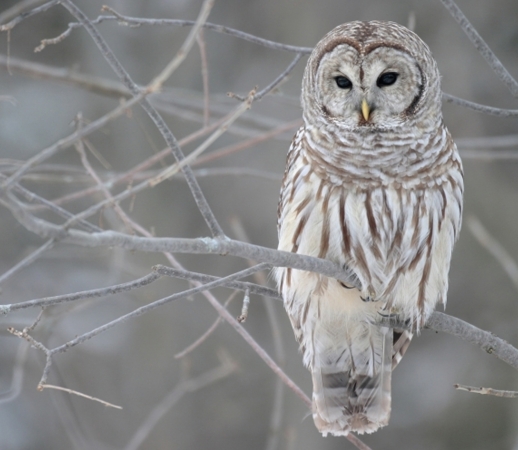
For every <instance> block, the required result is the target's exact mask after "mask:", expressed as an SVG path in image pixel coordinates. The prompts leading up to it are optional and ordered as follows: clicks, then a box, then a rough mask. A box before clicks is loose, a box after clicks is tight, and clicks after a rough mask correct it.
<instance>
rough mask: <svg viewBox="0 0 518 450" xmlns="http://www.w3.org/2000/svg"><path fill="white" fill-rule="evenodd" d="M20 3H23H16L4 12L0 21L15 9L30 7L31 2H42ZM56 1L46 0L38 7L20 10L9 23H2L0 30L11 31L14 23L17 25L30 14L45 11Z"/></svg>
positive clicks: (56, 1)
mask: <svg viewBox="0 0 518 450" xmlns="http://www.w3.org/2000/svg"><path fill="white" fill-rule="evenodd" d="M20 3H23V5H16V8H15V7H13V9H11V10H8V11H6V12H4V13H3V14H2V15H1V16H0V21H3V20H2V19H4V18H5V17H8V16H10V15H12V12H13V11H16V10H18V11H19V10H20V9H22V8H23V9H25V8H30V7H31V6H32V5H33V4H38V3H42V2H41V1H38V2H34V1H29V2H27V1H25V2H20ZM58 3H59V0H52V1H50V2H47V3H45V4H43V5H41V6H38V7H36V8H34V9H31V10H29V11H24V12H20V14H19V15H18V16H17V17H15V18H14V19H13V20H11V21H10V22H9V23H6V24H4V25H0V31H11V30H12V29H13V28H14V27H15V26H16V25H18V24H19V23H20V22H22V21H23V20H25V19H27V18H29V17H31V16H34V15H35V14H39V13H41V12H44V11H47V10H48V9H50V8H52V7H53V6H55V5H57V4H58ZM4 20H5V19H4Z"/></svg>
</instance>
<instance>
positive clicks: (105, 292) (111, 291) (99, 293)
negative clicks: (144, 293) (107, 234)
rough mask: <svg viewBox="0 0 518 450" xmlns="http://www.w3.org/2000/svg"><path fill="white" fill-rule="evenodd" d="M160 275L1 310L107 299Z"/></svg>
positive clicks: (146, 276) (21, 303) (28, 302)
mask: <svg viewBox="0 0 518 450" xmlns="http://www.w3.org/2000/svg"><path fill="white" fill-rule="evenodd" d="M160 277H161V275H160V274H159V273H158V272H155V271H154V272H152V273H150V274H148V275H145V276H143V277H141V278H138V279H136V280H133V281H130V282H127V283H121V284H116V285H113V286H108V287H105V288H100V289H91V290H88V291H81V292H74V293H72V294H64V295H56V296H54V297H44V298H39V299H34V300H28V301H26V302H20V303H13V304H10V305H2V307H3V308H5V309H8V311H6V312H5V313H7V312H13V311H18V310H21V309H27V308H44V307H47V306H53V305H59V304H62V303H68V302H74V301H77V300H84V299H87V298H98V297H107V296H109V295H115V294H119V293H121V292H128V291H131V290H133V289H138V288H141V287H144V286H147V285H148V284H151V283H153V282H154V281H156V280H158V279H159V278H160Z"/></svg>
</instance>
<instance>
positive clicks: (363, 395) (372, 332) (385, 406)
mask: <svg viewBox="0 0 518 450" xmlns="http://www.w3.org/2000/svg"><path fill="white" fill-rule="evenodd" d="M347 325H348V326H347V337H348V339H347V341H348V342H344V341H343V340H342V341H341V342H340V344H341V346H337V345H336V337H335V339H334V341H335V345H334V346H329V347H328V348H325V347H326V343H329V344H330V343H331V342H332V341H333V339H332V336H331V335H330V334H327V333H325V332H322V330H320V331H321V332H320V333H319V332H318V331H319V330H315V331H316V332H315V334H314V344H315V346H316V347H317V348H318V349H317V348H316V349H315V350H317V351H316V352H315V354H316V355H318V356H316V358H315V360H314V361H313V364H312V367H311V374H312V378H313V419H314V421H315V425H316V427H317V428H318V430H319V431H320V432H321V433H322V434H323V435H324V436H326V435H327V433H331V434H332V435H334V436H340V435H346V434H348V433H349V432H350V431H351V432H355V433H360V434H363V433H372V432H374V431H376V430H377V429H378V428H380V427H383V426H385V425H387V423H388V420H389V416H390V399H391V394H390V385H391V373H392V364H393V360H392V357H393V336H394V333H393V330H392V329H389V328H385V327H379V326H377V325H373V324H370V323H365V322H354V323H351V322H349V323H348V324H347ZM407 346H408V345H407ZM398 354H399V353H398Z"/></svg>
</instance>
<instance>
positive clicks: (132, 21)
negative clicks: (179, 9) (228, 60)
mask: <svg viewBox="0 0 518 450" xmlns="http://www.w3.org/2000/svg"><path fill="white" fill-rule="evenodd" d="M103 9H104V10H105V11H110V12H111V13H112V14H113V16H99V17H97V18H96V19H95V20H93V21H92V23H93V24H96V25H97V24H99V23H102V22H104V21H114V20H115V21H117V22H118V23H119V25H126V26H128V25H133V26H134V25H138V26H140V25H159V26H162V25H174V26H180V27H192V26H194V25H195V24H196V22H195V21H194V20H179V19H143V18H140V17H130V16H125V15H122V14H119V13H116V12H115V10H113V9H112V8H110V7H106V6H105V7H104V8H103ZM81 26H82V23H70V24H69V25H68V29H67V30H66V31H65V32H64V33H62V35H60V36H58V37H57V38H55V39H54V40H50V39H47V40H45V45H47V44H49V43H51V44H54V43H57V42H61V41H62V40H63V39H64V38H65V37H67V36H68V35H69V34H70V32H71V31H72V30H73V29H74V28H78V27H81ZM203 28H205V29H207V30H211V31H216V32H218V33H223V34H227V35H229V36H234V37H237V38H239V39H243V40H245V41H248V42H252V43H254V44H258V45H262V46H263V47H266V48H270V49H273V50H282V51H287V52H292V53H302V54H305V55H309V54H310V53H311V52H312V50H313V49H312V48H310V47H298V46H295V45H287V44H281V43H280V42H274V41H270V40H268V39H263V38H260V37H258V36H254V35H252V34H249V33H245V32H243V31H240V30H236V29H233V28H229V27H225V26H223V25H218V24H215V23H210V22H206V23H204V24H203ZM50 41H54V42H50ZM42 46H43V47H44V45H43V41H42Z"/></svg>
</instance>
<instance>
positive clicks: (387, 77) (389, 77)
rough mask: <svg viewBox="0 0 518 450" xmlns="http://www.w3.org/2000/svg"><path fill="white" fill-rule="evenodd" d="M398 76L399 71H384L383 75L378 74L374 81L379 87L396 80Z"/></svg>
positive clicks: (388, 84)
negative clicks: (376, 79)
mask: <svg viewBox="0 0 518 450" xmlns="http://www.w3.org/2000/svg"><path fill="white" fill-rule="evenodd" d="M398 76H399V73H396V72H387V73H384V74H383V75H380V77H379V78H378V81H376V84H377V86H378V87H380V88H381V87H384V86H390V85H392V84H394V83H395V82H396V80H397V77H398Z"/></svg>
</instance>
